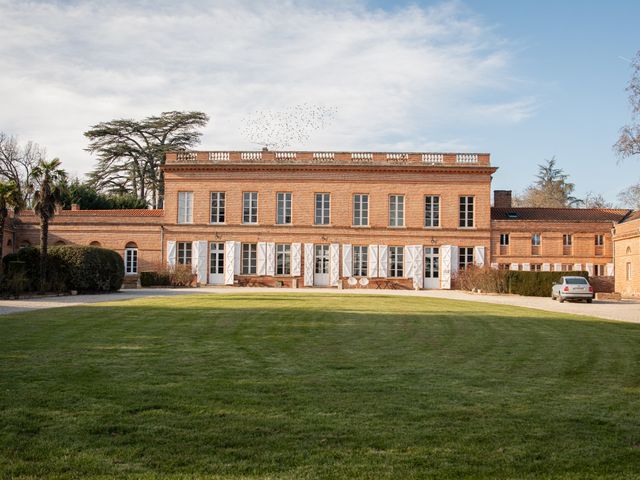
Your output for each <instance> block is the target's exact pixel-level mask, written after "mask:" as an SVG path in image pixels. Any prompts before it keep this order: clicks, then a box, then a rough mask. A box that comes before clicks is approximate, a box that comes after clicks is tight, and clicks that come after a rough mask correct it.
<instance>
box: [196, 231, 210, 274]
mask: <svg viewBox="0 0 640 480" xmlns="http://www.w3.org/2000/svg"><path fill="white" fill-rule="evenodd" d="M195 245H196V248H197V251H198V254H197V255H196V258H197V262H198V268H197V269H196V273H197V274H198V282H200V283H201V284H203V285H204V284H206V283H207V253H208V251H209V250H208V248H209V242H207V241H206V240H200V241H198V242H195ZM198 245H199V246H198Z"/></svg>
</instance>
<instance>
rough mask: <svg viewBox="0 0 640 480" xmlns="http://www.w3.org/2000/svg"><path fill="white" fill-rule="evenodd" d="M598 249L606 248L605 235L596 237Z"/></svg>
mask: <svg viewBox="0 0 640 480" xmlns="http://www.w3.org/2000/svg"><path fill="white" fill-rule="evenodd" d="M595 241H596V247H604V235H596V238H595Z"/></svg>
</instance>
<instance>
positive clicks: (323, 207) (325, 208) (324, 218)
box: [314, 193, 331, 225]
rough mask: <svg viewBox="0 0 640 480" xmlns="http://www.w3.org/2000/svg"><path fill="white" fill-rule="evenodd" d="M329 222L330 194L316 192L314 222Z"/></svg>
mask: <svg viewBox="0 0 640 480" xmlns="http://www.w3.org/2000/svg"><path fill="white" fill-rule="evenodd" d="M330 222H331V194H329V193H316V211H315V218H314V224H316V225H329V223H330Z"/></svg>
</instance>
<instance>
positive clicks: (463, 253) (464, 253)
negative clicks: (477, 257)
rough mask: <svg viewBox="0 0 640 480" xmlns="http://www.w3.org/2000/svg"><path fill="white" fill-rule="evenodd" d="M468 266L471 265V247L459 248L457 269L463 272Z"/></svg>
mask: <svg viewBox="0 0 640 480" xmlns="http://www.w3.org/2000/svg"><path fill="white" fill-rule="evenodd" d="M470 265H473V247H460V253H459V254H458V267H460V270H464V269H465V268H467V267H468V266H470Z"/></svg>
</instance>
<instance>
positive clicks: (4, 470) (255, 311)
mask: <svg viewBox="0 0 640 480" xmlns="http://www.w3.org/2000/svg"><path fill="white" fill-rule="evenodd" d="M0 472H1V474H0V478H14V477H24V478H47V477H48V478H89V477H102V478H110V477H118V478H125V477H128V478H201V477H205V478H289V479H301V478H372V479H380V478H401V479H406V478H491V479H496V478H497V479H500V478H567V479H568V478H571V479H584V478H611V479H614V478H615V479H619V478H638V477H640V325H632V324H622V323H614V322H605V321H598V320H594V319H588V318H580V317H575V316H570V315H559V314H552V313H545V312H540V311H535V310H525V309H519V308H515V307H507V306H498V305H488V304H480V303H477V304H476V303H467V302H455V301H446V300H438V299H424V298H417V297H392V296H364V295H354V296H347V295H339V296H338V295H335V296H333V295H303V294H298V295H293V294H287V295H278V294H268V295H258V294H256V295H248V294H231V295H225V296H220V295H209V296H205V295H202V296H201V295H198V296H181V297H172V298H162V299H140V300H136V301H130V302H121V303H112V304H109V305H108V306H107V305H106V304H99V305H92V306H87V307H75V308H65V309H55V310H43V311H39V312H33V313H27V314H16V315H10V316H3V317H0Z"/></svg>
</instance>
